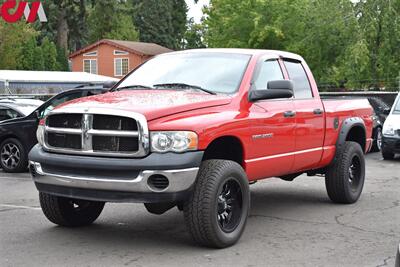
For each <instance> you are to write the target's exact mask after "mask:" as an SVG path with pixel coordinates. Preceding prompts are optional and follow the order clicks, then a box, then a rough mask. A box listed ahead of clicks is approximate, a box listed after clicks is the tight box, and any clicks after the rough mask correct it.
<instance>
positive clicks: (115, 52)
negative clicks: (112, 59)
mask: <svg viewBox="0 0 400 267" xmlns="http://www.w3.org/2000/svg"><path fill="white" fill-rule="evenodd" d="M114 55H116V56H122V55H129V53H128V52H125V51H121V50H114Z"/></svg>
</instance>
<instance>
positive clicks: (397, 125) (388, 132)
mask: <svg viewBox="0 0 400 267" xmlns="http://www.w3.org/2000/svg"><path fill="white" fill-rule="evenodd" d="M395 154H400V93H399V94H398V95H397V98H396V100H395V101H394V105H393V107H392V109H391V110H390V113H389V116H388V117H387V118H386V121H385V124H384V125H383V139H382V155H383V158H384V159H393V158H394V156H395Z"/></svg>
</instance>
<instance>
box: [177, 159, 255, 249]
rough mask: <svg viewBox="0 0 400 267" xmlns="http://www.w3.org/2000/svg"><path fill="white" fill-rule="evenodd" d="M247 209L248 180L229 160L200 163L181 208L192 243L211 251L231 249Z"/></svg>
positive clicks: (244, 221)
mask: <svg viewBox="0 0 400 267" xmlns="http://www.w3.org/2000/svg"><path fill="white" fill-rule="evenodd" d="M249 210H250V190H249V181H248V179H247V176H246V174H245V172H244V170H243V168H242V167H241V166H240V165H239V164H237V163H236V162H233V161H229V160H207V161H204V162H203V163H202V165H201V167H200V171H199V174H198V176H197V181H196V184H195V187H194V191H193V193H192V195H191V197H190V199H189V200H188V201H187V202H186V203H185V205H184V209H183V211H184V216H185V222H186V225H187V228H188V229H189V232H190V234H191V235H192V237H193V239H194V241H195V242H197V243H198V244H200V245H203V246H207V247H214V248H225V247H229V246H232V245H233V244H235V243H236V242H237V241H238V240H239V238H240V236H241V235H242V233H243V230H244V228H245V225H246V221H247V217H248V214H249Z"/></svg>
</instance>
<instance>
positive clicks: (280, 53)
mask: <svg viewBox="0 0 400 267" xmlns="http://www.w3.org/2000/svg"><path fill="white" fill-rule="evenodd" d="M191 52H195V53H231V54H246V55H252V56H261V55H266V56H268V55H271V56H274V57H282V58H291V59H296V60H303V58H302V57H301V56H299V55H297V54H294V53H291V52H286V51H279V50H265V49H247V48H203V49H189V50H183V51H176V52H170V53H167V54H164V55H168V54H181V53H191Z"/></svg>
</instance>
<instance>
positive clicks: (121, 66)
mask: <svg viewBox="0 0 400 267" xmlns="http://www.w3.org/2000/svg"><path fill="white" fill-rule="evenodd" d="M114 62H115V64H114V65H115V71H114V72H115V76H124V75H126V74H128V72H129V59H128V58H116V59H115V61H114Z"/></svg>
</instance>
